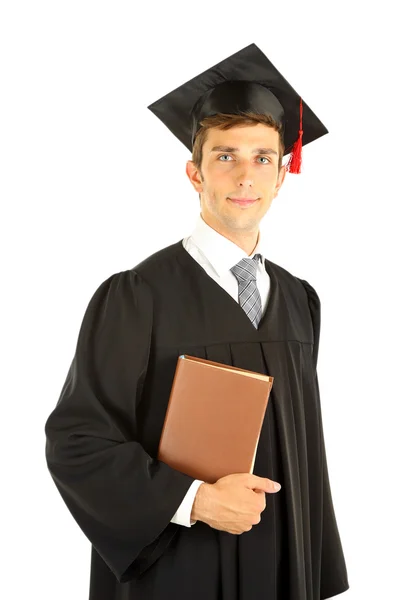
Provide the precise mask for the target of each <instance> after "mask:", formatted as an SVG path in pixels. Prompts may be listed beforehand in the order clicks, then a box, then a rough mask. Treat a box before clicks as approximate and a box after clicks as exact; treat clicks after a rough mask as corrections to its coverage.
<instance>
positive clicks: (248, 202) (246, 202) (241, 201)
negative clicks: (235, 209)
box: [227, 198, 258, 208]
mask: <svg viewBox="0 0 394 600" xmlns="http://www.w3.org/2000/svg"><path fill="white" fill-rule="evenodd" d="M227 200H230V202H232V203H233V204H236V205H237V206H241V207H244V208H247V207H248V206H252V204H254V203H255V202H257V201H258V198H257V199H254V198H227Z"/></svg>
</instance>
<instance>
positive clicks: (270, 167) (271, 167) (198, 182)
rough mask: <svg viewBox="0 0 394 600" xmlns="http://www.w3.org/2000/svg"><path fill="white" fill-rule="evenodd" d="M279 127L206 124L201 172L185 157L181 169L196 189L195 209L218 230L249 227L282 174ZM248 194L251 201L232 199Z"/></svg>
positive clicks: (237, 230)
mask: <svg viewBox="0 0 394 600" xmlns="http://www.w3.org/2000/svg"><path fill="white" fill-rule="evenodd" d="M278 155H279V133H278V132H277V131H275V130H274V129H273V128H272V127H269V126H267V125H265V124H263V123H257V124H256V125H251V126H245V127H244V126H242V127H233V128H232V129H228V130H225V131H223V130H220V129H216V128H212V129H209V131H208V134H207V139H206V141H205V143H204V145H203V159H202V165H201V174H200V173H198V171H197V169H196V168H195V166H194V163H193V162H192V161H188V164H187V168H186V170H187V174H188V176H189V179H190V181H191V182H192V184H193V186H194V188H195V190H196V191H197V192H199V193H200V194H201V215H202V217H203V219H204V221H205V222H206V223H208V225H210V226H211V227H213V228H214V229H216V231H219V233H221V234H222V235H226V233H227V234H230V237H231V234H239V233H242V232H244V233H249V234H251V233H255V232H257V231H258V229H259V224H260V221H261V219H262V218H263V216H264V215H265V213H266V212H267V211H268V209H269V207H270V205H271V202H272V200H273V199H274V198H275V197H276V196H277V194H278V191H279V189H280V187H281V185H282V183H283V180H284V177H285V171H286V168H285V166H283V167H281V169H280V170H279V172H278V160H279V156H278ZM236 198H240V199H242V198H250V199H252V200H254V202H252V203H251V204H242V203H237V202H235V201H234V199H236Z"/></svg>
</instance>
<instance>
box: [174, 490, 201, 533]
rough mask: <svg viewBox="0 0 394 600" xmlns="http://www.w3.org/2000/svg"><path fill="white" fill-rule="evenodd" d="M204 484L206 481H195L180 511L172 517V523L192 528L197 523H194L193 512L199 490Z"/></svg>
mask: <svg viewBox="0 0 394 600" xmlns="http://www.w3.org/2000/svg"><path fill="white" fill-rule="evenodd" d="M202 483H204V481H201V480H200V479H195V480H194V481H193V483H192V484H191V486H190V487H189V489H188V491H187V492H186V495H185V497H184V499H183V500H182V502H181V504H180V506H179V508H178V510H177V511H176V513H175V515H174V516H173V517H172V519H171V523H177V524H178V525H184V526H185V527H191V526H192V525H194V524H195V523H197V521H192V519H191V512H192V508H193V503H194V499H195V497H196V494H197V490H198V488H199V487H200V485H201V484H202Z"/></svg>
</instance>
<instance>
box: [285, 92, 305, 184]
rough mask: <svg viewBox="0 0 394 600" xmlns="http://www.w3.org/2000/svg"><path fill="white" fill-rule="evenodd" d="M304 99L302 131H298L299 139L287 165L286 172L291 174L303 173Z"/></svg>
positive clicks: (294, 145)
mask: <svg viewBox="0 0 394 600" xmlns="http://www.w3.org/2000/svg"><path fill="white" fill-rule="evenodd" d="M303 133H304V132H303V130H302V99H301V98H300V129H299V131H298V138H297V140H296V141H295V142H294V144H293V148H292V150H291V154H290V158H289V162H288V163H287V165H286V170H287V171H289V173H296V174H297V175H298V174H299V173H301V155H302V134H303Z"/></svg>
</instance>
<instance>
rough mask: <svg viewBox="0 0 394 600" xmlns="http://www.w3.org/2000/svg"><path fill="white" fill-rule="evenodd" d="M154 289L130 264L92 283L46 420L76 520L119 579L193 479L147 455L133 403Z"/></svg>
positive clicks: (156, 545)
mask: <svg viewBox="0 0 394 600" xmlns="http://www.w3.org/2000/svg"><path fill="white" fill-rule="evenodd" d="M153 316H154V311H153V298H152V295H151V293H150V289H149V286H148V285H147V284H146V282H145V281H144V280H143V279H142V278H141V276H140V275H139V274H138V273H137V272H135V271H132V270H129V271H124V272H121V273H116V274H115V275H112V276H111V277H109V278H108V279H107V280H106V281H104V282H103V283H102V284H101V285H100V286H99V287H98V288H97V290H96V291H95V292H94V294H93V296H92V298H91V300H90V302H89V304H88V307H87V309H86V311H85V314H84V317H83V320H82V325H81V327H80V331H79V335H78V340H77V345H76V350H75V354H74V357H73V360H72V362H71V366H70V368H69V371H68V374H67V377H66V380H65V383H64V385H63V388H62V390H61V394H60V398H59V400H58V402H57V404H56V406H55V408H54V410H53V411H52V413H51V414H50V415H49V417H48V419H47V421H46V423H45V435H46V447H45V453H46V460H47V465H48V469H49V471H50V474H51V476H52V478H53V480H54V483H55V485H56V487H57V489H58V491H59V493H60V495H61V496H62V498H63V500H64V502H65V504H66V505H67V507H68V509H69V510H70V512H71V514H72V516H73V517H74V519H75V521H76V522H77V524H78V525H79V527H80V528H81V530H82V531H83V533H84V534H85V535H86V536H87V538H88V539H89V540H90V542H91V544H92V546H93V547H94V548H95V549H96V551H97V552H98V554H99V555H100V556H101V558H102V559H103V560H104V561H105V562H106V564H107V565H108V567H109V568H110V569H111V571H112V572H113V573H114V575H115V576H116V578H117V580H118V581H119V582H126V581H131V580H132V579H135V578H137V577H138V576H139V575H140V574H141V573H142V572H144V571H145V570H146V569H147V568H148V567H149V566H151V565H152V564H153V562H154V561H155V560H157V559H158V558H159V557H160V556H161V555H162V553H163V552H164V550H165V548H166V547H167V546H168V544H169V543H170V541H171V539H172V538H173V536H174V535H175V534H176V533H177V532H178V531H179V528H180V526H179V525H177V524H175V523H171V518H172V517H173V515H174V513H175V511H176V510H177V508H178V507H179V505H180V503H181V502H182V500H183V498H184V496H185V494H186V492H187V490H188V489H189V487H190V485H191V484H192V482H193V481H194V478H192V477H189V476H188V475H186V474H184V473H181V472H180V471H177V470H174V469H172V468H170V467H169V466H168V465H166V464H165V463H163V462H161V461H158V460H157V459H154V458H153V457H152V456H150V455H149V454H148V453H147V452H146V450H145V449H144V448H143V446H142V445H141V443H140V442H139V430H138V423H137V408H138V404H139V402H140V401H141V395H142V389H143V385H144V379H145V376H146V373H147V367H148V362H149V355H150V346H151V336H152V323H153Z"/></svg>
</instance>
